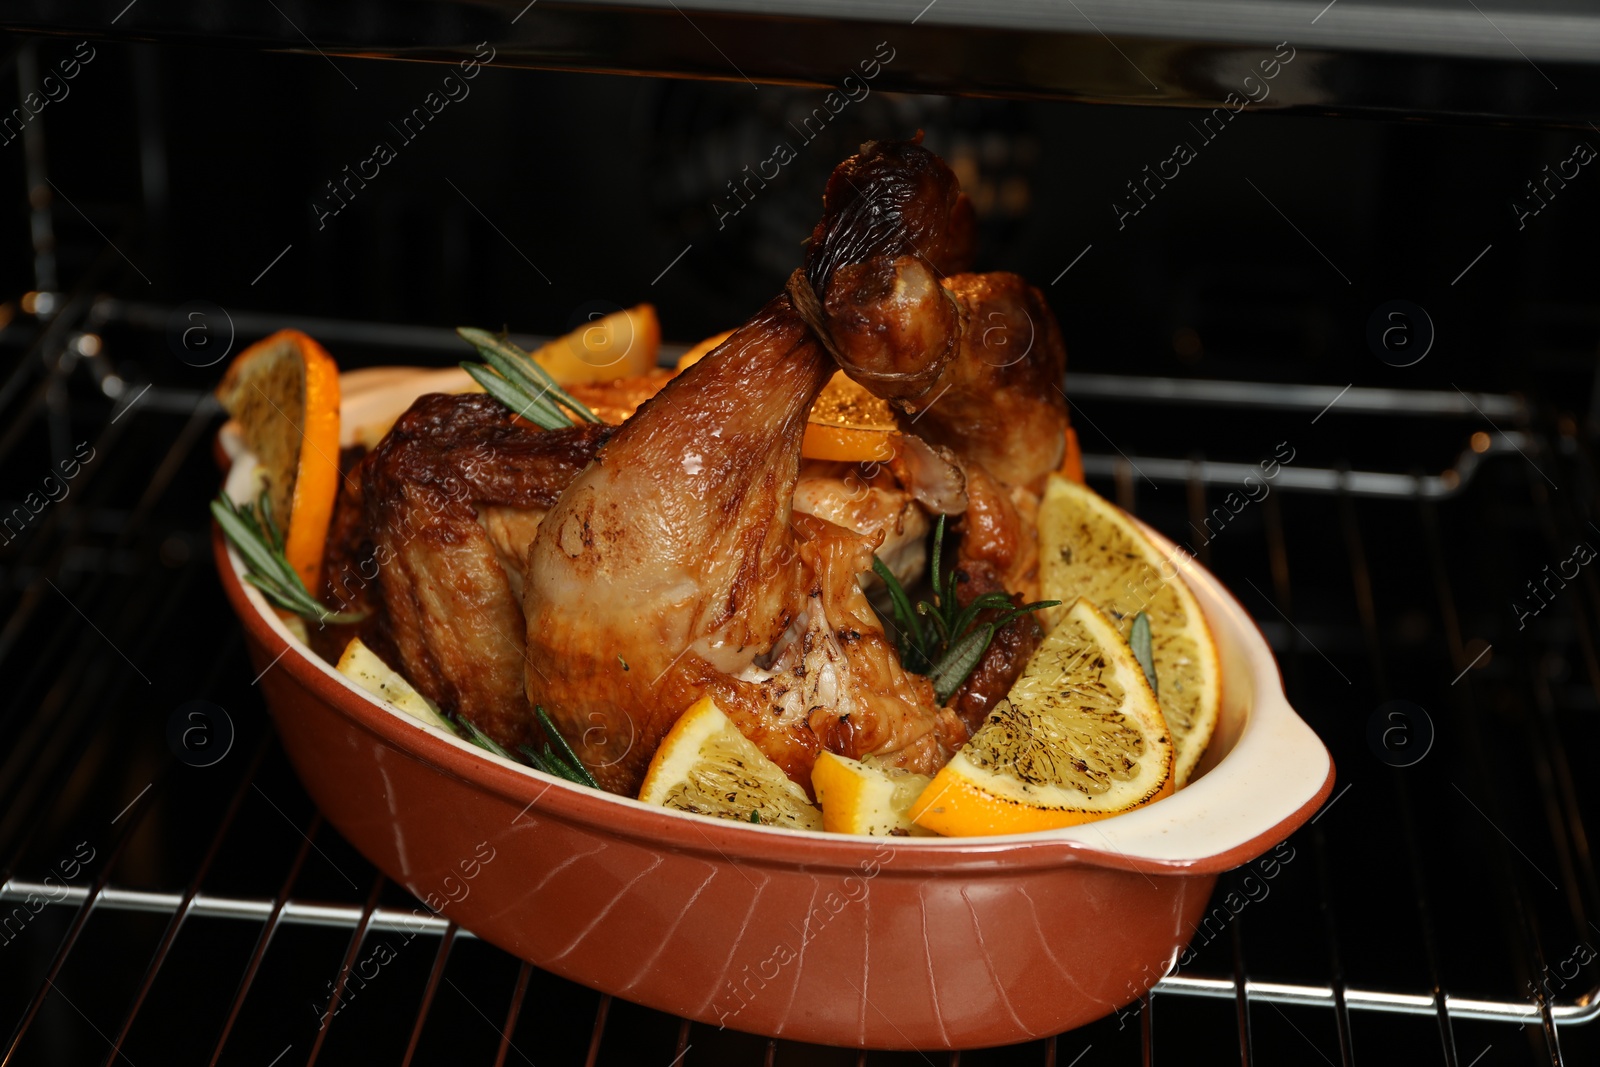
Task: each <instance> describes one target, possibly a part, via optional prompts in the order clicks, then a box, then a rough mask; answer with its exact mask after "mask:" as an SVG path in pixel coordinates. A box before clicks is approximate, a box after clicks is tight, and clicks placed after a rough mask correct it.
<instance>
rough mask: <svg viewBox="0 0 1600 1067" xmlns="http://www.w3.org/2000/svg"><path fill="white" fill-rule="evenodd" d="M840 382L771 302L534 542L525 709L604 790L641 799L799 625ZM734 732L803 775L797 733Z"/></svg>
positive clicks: (674, 390) (651, 408)
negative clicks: (672, 750) (682, 733)
mask: <svg viewBox="0 0 1600 1067" xmlns="http://www.w3.org/2000/svg"><path fill="white" fill-rule="evenodd" d="M832 371H833V367H832V365H831V364H830V363H829V361H828V357H827V353H825V352H824V351H823V350H822V348H821V346H820V345H818V344H817V343H816V341H815V340H814V339H813V338H812V336H811V334H810V332H809V331H808V330H807V329H806V327H805V324H804V323H802V322H801V321H800V320H799V318H798V317H797V316H796V315H795V314H794V312H793V309H792V308H791V307H790V305H789V301H788V299H787V298H786V297H779V298H778V299H776V300H773V301H772V302H771V303H769V304H768V305H767V306H766V307H765V308H763V309H762V310H761V311H760V312H759V313H758V314H757V315H756V316H755V317H754V318H752V319H751V320H750V321H749V322H748V323H746V324H745V325H744V326H743V327H741V328H740V329H739V330H737V331H736V332H735V333H734V335H733V336H732V337H731V338H729V339H728V340H727V341H726V342H724V343H723V344H722V345H720V346H719V347H718V348H717V349H716V350H714V351H713V352H712V353H711V354H710V355H708V356H706V358H704V359H702V360H701V361H700V362H698V363H696V364H695V365H694V366H692V367H690V368H689V369H688V370H687V371H685V372H684V373H683V374H681V375H679V376H678V377H676V378H674V379H673V380H672V381H671V382H669V383H668V384H667V386H666V388H664V389H662V390H661V392H660V393H658V394H656V395H655V396H654V397H652V398H651V399H650V400H648V401H646V402H645V404H644V406H643V407H641V408H640V409H639V412H638V414H636V415H635V416H634V417H633V418H632V419H629V420H628V421H627V422H626V423H625V424H623V426H622V427H621V428H620V429H619V430H617V431H616V436H615V437H613V438H612V439H611V441H610V442H609V443H608V444H607V446H606V448H605V449H604V450H603V451H602V452H601V453H600V456H599V459H598V461H597V462H596V463H595V464H594V465H592V466H591V467H589V468H588V469H587V470H585V471H584V472H583V474H582V475H580V476H579V477H578V479H577V480H576V481H575V482H574V483H573V484H572V485H571V486H570V487H569V488H568V489H567V491H566V492H565V493H563V494H562V496H561V499H560V501H559V502H558V503H557V504H556V506H555V508H554V509H553V510H552V511H551V512H550V514H549V515H548V516H546V519H545V522H544V523H543V524H542V525H541V526H540V528H539V535H538V538H537V539H536V540H535V542H534V546H533V550H532V559H531V565H530V567H529V569H528V573H527V575H526V586H525V591H524V595H523V609H524V612H525V615H526V618H527V651H528V665H527V670H526V672H525V673H526V679H525V680H526V685H527V694H528V700H529V701H531V702H534V703H539V704H542V705H544V707H545V708H546V709H547V710H549V712H550V714H551V715H552V716H553V717H554V719H555V721H556V723H557V725H558V727H560V728H561V731H562V733H563V734H564V735H565V736H566V737H567V739H568V740H569V741H570V742H572V744H573V747H574V748H575V749H576V750H577V752H578V755H579V756H580V757H581V758H582V759H583V761H584V762H585V763H586V764H588V766H589V768H590V770H592V771H593V772H594V775H595V778H596V779H597V780H598V781H599V782H600V784H601V785H603V786H604V787H606V788H607V789H611V790H613V791H616V792H624V793H635V792H637V791H638V788H639V784H640V782H641V780H642V779H643V776H644V769H645V766H646V765H647V764H648V762H649V760H650V757H651V755H652V754H653V753H654V752H655V749H656V746H657V745H658V744H659V743H660V740H661V738H662V736H663V735H664V734H665V733H666V732H667V730H668V729H669V728H671V726H672V724H673V722H675V721H676V720H677V718H678V716H679V715H680V714H682V713H683V711H684V709H685V708H687V707H688V706H689V704H690V703H692V702H693V701H694V699H695V698H696V697H697V696H698V695H699V694H700V693H701V692H703V691H705V690H706V689H708V688H711V686H710V683H711V682H712V681H713V680H714V679H717V678H725V677H727V676H729V675H732V674H734V673H736V672H738V671H740V670H742V669H743V668H745V667H748V666H749V665H750V664H751V663H752V662H753V661H754V659H755V657H756V656H757V655H758V654H761V653H764V652H767V651H769V650H770V649H772V647H773V646H774V645H775V644H776V643H777V641H778V639H779V637H780V636H782V635H783V633H784V631H785V630H786V629H788V627H789V624H790V622H791V621H793V619H794V617H795V615H796V613H797V611H798V610H799V608H800V603H799V601H800V599H802V597H803V595H802V594H801V593H800V585H801V574H800V560H799V556H798V554H797V553H796V552H795V551H794V549H793V547H792V545H791V542H792V540H793V537H792V534H791V533H790V530H789V507H790V500H791V498H792V496H793V494H794V484H795V480H796V478H797V477H798V474H799V467H800V440H801V437H802V435H803V434H804V432H805V425H806V415H807V413H808V412H809V411H810V408H811V402H812V401H813V400H814V399H815V398H816V396H817V394H818V393H819V392H820V391H821V390H822V387H823V385H824V384H826V382H827V380H828V376H829V375H830V374H831V373H832ZM730 681H731V679H730ZM736 704H737V705H739V706H742V705H743V702H736ZM739 706H736V707H733V708H729V709H728V710H729V711H730V713H733V714H735V715H738V714H739ZM739 724H740V726H741V727H743V728H744V729H745V732H746V733H747V734H749V735H750V736H751V739H752V740H754V741H755V742H756V743H757V744H758V745H760V746H761V747H762V748H763V750H764V751H766V752H767V754H768V755H769V756H772V757H773V758H774V759H777V760H778V761H779V762H780V764H784V763H787V764H791V765H793V764H794V762H795V761H796V760H797V759H798V760H802V761H803V760H804V759H805V758H806V753H805V752H804V751H799V750H802V749H804V748H806V747H807V742H806V739H805V738H801V737H796V736H795V732H794V731H792V730H790V729H787V728H786V727H780V728H778V729H776V730H773V729H769V728H768V724H765V723H763V722H762V721H761V720H760V719H759V718H755V719H754V720H753V721H752V720H751V719H750V718H749V717H745V716H740V719H739ZM810 747H811V748H813V749H814V747H815V741H814V738H813V739H811V741H810Z"/></svg>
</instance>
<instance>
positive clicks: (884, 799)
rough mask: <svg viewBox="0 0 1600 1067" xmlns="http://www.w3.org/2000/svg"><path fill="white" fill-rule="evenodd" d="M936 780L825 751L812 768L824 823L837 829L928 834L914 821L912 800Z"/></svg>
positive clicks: (879, 833)
mask: <svg viewBox="0 0 1600 1067" xmlns="http://www.w3.org/2000/svg"><path fill="white" fill-rule="evenodd" d="M930 781H932V779H931V778H929V777H928V776H927V775H926V774H914V773H912V772H911V771H906V770H901V769H899V768H897V767H882V768H880V767H877V766H874V765H873V764H871V763H863V762H861V761H859V760H853V759H851V758H849V757H848V756H839V755H835V754H834V753H832V752H824V753H822V754H821V755H820V756H818V757H817V762H816V764H815V765H814V766H813V767H812V768H811V788H812V789H814V790H816V792H817V803H818V804H820V805H821V806H822V828H823V829H824V830H828V831H831V832H833V833H837V834H870V835H872V836H875V837H886V836H889V835H891V834H895V835H897V836H898V835H903V834H926V833H928V831H926V830H924V829H922V827H920V826H917V825H916V824H915V823H913V822H912V821H911V814H910V812H911V805H912V803H913V802H914V801H915V800H916V799H917V797H919V796H920V795H922V791H923V790H924V789H925V788H927V785H928V783H929V782H930Z"/></svg>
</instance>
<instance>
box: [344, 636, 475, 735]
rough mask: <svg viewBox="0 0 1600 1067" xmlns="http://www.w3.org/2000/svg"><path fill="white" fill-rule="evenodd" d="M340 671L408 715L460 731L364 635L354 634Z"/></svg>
mask: <svg viewBox="0 0 1600 1067" xmlns="http://www.w3.org/2000/svg"><path fill="white" fill-rule="evenodd" d="M339 673H340V674H342V675H344V676H345V677H346V678H348V679H350V680H351V681H352V682H354V683H356V684H357V685H359V686H360V687H361V688H363V689H365V690H366V691H367V692H369V693H371V694H372V695H373V696H375V697H377V698H378V699H379V700H383V701H387V702H388V703H390V704H393V705H394V706H395V707H397V708H399V709H400V710H401V711H403V712H405V713H406V714H407V715H410V716H412V717H413V718H417V719H421V720H422V721H423V722H425V723H427V724H428V725H429V726H437V727H439V728H440V729H441V730H444V731H446V732H448V733H452V734H453V733H455V732H456V731H455V728H454V727H452V726H451V725H450V723H449V722H447V721H446V720H445V718H444V716H442V715H440V714H439V709H438V708H437V707H435V706H434V703H433V701H431V700H429V699H428V698H427V697H425V696H423V695H422V694H421V693H419V692H417V691H416V689H415V688H414V687H413V686H412V685H411V683H410V682H408V681H406V680H405V678H404V677H403V676H402V675H401V674H400V673H399V672H398V671H396V670H394V669H393V668H391V667H390V666H389V665H388V664H387V663H385V662H383V660H381V659H379V658H378V654H377V653H376V652H374V651H372V649H370V648H368V647H367V645H366V642H364V641H362V640H361V638H359V637H352V638H351V639H350V643H349V644H348V645H345V646H344V655H342V656H340V657H339Z"/></svg>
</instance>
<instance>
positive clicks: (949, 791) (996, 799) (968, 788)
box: [911, 599, 1173, 836]
mask: <svg viewBox="0 0 1600 1067" xmlns="http://www.w3.org/2000/svg"><path fill="white" fill-rule="evenodd" d="M1172 763H1173V747H1172V736H1171V734H1170V733H1169V732H1168V731H1167V723H1166V720H1165V719H1163V718H1162V717H1161V709H1160V707H1159V706H1158V705H1157V704H1156V698H1155V694H1154V693H1152V692H1151V691H1150V683H1149V682H1147V681H1146V680H1145V676H1144V670H1143V669H1142V668H1141V667H1140V666H1139V661H1138V660H1136V659H1134V656H1133V650H1132V649H1130V648H1129V647H1128V645H1127V642H1125V641H1124V640H1123V639H1122V635H1121V634H1120V633H1118V632H1117V628H1116V625H1115V624H1114V623H1113V622H1112V621H1111V620H1110V619H1109V618H1107V617H1106V616H1105V614H1104V613H1102V612H1101V611H1100V609H1098V608H1096V607H1095V606H1094V605H1093V604H1091V603H1089V602H1088V601H1087V600H1083V599H1079V600H1078V601H1077V602H1076V603H1075V604H1073V605H1072V608H1071V609H1070V610H1069V611H1068V612H1067V614H1066V616H1065V617H1064V618H1063V619H1062V620H1061V621H1060V622H1059V623H1058V624H1057V625H1056V627H1055V629H1053V630H1051V631H1050V635H1049V636H1048V637H1046V638H1045V640H1044V643H1043V644H1042V645H1040V646H1039V650H1038V651H1037V652H1035V653H1034V655H1033V658H1032V659H1031V660H1029V661H1028V666H1027V669H1026V670H1024V671H1023V673H1022V677H1021V678H1019V679H1017V683H1016V685H1014V686H1012V687H1011V692H1010V693H1009V694H1007V696H1006V699H1005V700H1002V701H1001V702H1000V703H999V704H997V705H995V709H994V710H993V711H991V712H990V713H989V717H988V719H987V720H985V721H984V724H983V725H982V726H981V727H979V729H978V732H977V733H975V734H973V735H972V738H971V740H969V741H968V742H967V743H966V744H965V745H964V746H962V748H961V750H960V751H959V752H957V753H956V754H955V755H954V756H953V757H951V759H950V762H949V763H947V764H945V765H944V767H943V769H941V770H940V771H939V773H938V774H937V775H935V776H934V779H933V781H932V782H931V783H929V785H928V788H927V789H925V790H923V792H922V795H921V796H919V797H918V798H917V800H916V803H915V804H913V805H912V807H911V818H912V819H913V820H914V821H915V822H916V823H917V825H918V826H922V827H925V828H926V829H929V830H932V831H934V832H935V833H940V834H947V835H951V836H973V835H979V834H1014V833H1026V832H1028V831H1032V830H1053V829H1057V828H1060V827H1063V826H1076V825H1077V824H1079V823H1085V822H1092V821H1094V820H1096V819H1104V818H1106V817H1108V816H1111V815H1117V814H1120V813H1122V812H1125V811H1131V810H1133V809H1134V808H1137V807H1140V806H1142V805H1144V804H1148V803H1150V802H1151V801H1153V800H1159V799H1160V798H1162V797H1164V796H1167V795H1169V794H1170V793H1171V792H1172V790H1173V780H1172Z"/></svg>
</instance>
